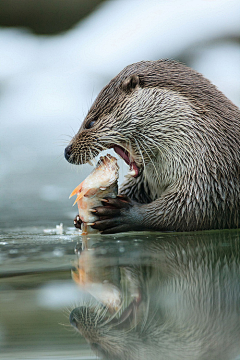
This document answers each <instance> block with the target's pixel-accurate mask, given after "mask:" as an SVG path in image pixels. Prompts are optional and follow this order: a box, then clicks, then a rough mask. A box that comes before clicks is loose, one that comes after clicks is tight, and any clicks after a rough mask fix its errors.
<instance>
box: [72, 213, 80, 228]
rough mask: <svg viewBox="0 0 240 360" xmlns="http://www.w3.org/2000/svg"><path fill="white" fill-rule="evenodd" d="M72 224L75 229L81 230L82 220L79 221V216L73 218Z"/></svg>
mask: <svg viewBox="0 0 240 360" xmlns="http://www.w3.org/2000/svg"><path fill="white" fill-rule="evenodd" d="M73 224H74V226H75V228H77V229H81V225H82V220H81V219H80V217H79V215H76V216H75V218H74V220H73Z"/></svg>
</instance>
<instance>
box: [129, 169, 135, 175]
mask: <svg viewBox="0 0 240 360" xmlns="http://www.w3.org/2000/svg"><path fill="white" fill-rule="evenodd" d="M127 175H130V176H135V175H136V172H135V170H134V169H130V171H129V172H128V173H127Z"/></svg>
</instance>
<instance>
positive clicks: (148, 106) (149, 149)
mask: <svg viewBox="0 0 240 360" xmlns="http://www.w3.org/2000/svg"><path fill="white" fill-rule="evenodd" d="M231 106H234V105H233V104H231V103H230V101H229V100H227V99H226V98H225V96H224V95H223V94H222V93H221V92H219V91H218V90H217V89H216V88H215V86H213V85H212V84H211V83H210V82H209V81H208V80H206V79H205V78H204V77H203V76H202V75H200V74H199V73H197V72H196V71H194V70H192V69H190V68H188V67H186V66H184V65H182V64H180V63H177V62H175V61H168V60H159V61H142V62H139V63H136V64H132V65H129V66H127V67H126V68H125V69H123V71H122V72H120V73H119V74H118V75H117V76H116V77H115V78H113V79H112V80H111V81H110V83H109V84H108V85H107V86H106V87H105V88H104V89H103V90H102V91H101V92H100V94H99V95H98V97H97V99H96V100H95V102H94V103H93V105H92V107H91V109H90V110H89V112H88V114H87V116H86V118H85V120H84V121H83V124H82V126H81V128H80V130H79V131H78V133H77V134H76V136H75V137H74V138H73V139H72V141H71V142H70V144H69V146H68V147H67V148H66V149H65V158H66V159H67V160H68V161H69V162H70V163H73V164H84V163H86V162H88V161H89V160H91V159H93V158H94V157H95V156H96V155H98V154H99V152H101V151H102V150H105V149H110V148H113V149H114V150H115V152H116V153H117V154H119V155H120V156H121V157H122V158H123V159H124V160H125V162H126V163H127V164H128V165H129V166H130V173H131V175H132V176H134V177H137V176H138V175H139V174H140V173H142V172H143V171H144V170H147V171H146V173H147V172H148V173H149V172H152V173H154V171H153V169H154V168H155V170H156V167H157V168H158V173H159V174H161V173H162V174H163V173H165V177H166V178H167V180H164V178H162V179H161V183H162V184H163V183H164V181H165V182H168V184H169V183H171V181H173V180H176V178H180V177H182V176H183V175H184V174H183V172H185V171H186V169H187V168H189V161H191V162H194V161H195V162H196V164H197V163H199V161H200V160H199V159H201V157H202V154H203V152H207V151H208V144H206V141H207V140H206V138H208V137H205V138H204V139H203V136H202V134H203V133H206V132H209V148H210V147H211V146H213V145H212V144H213V143H214V141H215V140H214V136H213V135H212V134H213V133H214V127H215V126H216V121H218V120H219V118H220V115H222V112H224V108H226V109H227V110H226V113H227V112H228V115H229V113H230V111H231V109H230V107H231ZM234 110H235V109H233V111H234ZM221 124H224V122H222V123H221ZM221 124H220V123H219V124H218V126H219V129H218V132H221V131H223V135H224V129H221V126H222V125H221ZM223 138H224V136H223ZM203 140H204V144H203ZM205 148H206V149H207V150H206V149H205ZM179 164H181V166H179ZM193 166H194V164H192V163H191V167H193ZM166 172H168V173H167V174H166ZM179 172H182V173H179ZM160 176H161V175H160ZM168 184H167V183H166V184H165V185H168Z"/></svg>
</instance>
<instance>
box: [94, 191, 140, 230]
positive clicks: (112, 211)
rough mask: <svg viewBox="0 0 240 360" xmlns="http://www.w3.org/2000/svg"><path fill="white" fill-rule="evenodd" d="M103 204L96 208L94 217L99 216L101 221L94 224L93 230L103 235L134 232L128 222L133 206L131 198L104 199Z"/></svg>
mask: <svg viewBox="0 0 240 360" xmlns="http://www.w3.org/2000/svg"><path fill="white" fill-rule="evenodd" d="M102 204H103V206H98V207H96V208H94V215H97V216H98V217H99V220H97V221H95V222H94V225H92V228H93V229H97V230H99V231H101V232H102V234H113V233H117V232H125V231H131V230H133V228H132V224H128V223H127V221H126V216H127V213H128V210H129V208H131V207H132V206H133V202H132V200H131V199H130V198H128V197H127V196H126V195H118V196H117V197H116V198H106V199H102Z"/></svg>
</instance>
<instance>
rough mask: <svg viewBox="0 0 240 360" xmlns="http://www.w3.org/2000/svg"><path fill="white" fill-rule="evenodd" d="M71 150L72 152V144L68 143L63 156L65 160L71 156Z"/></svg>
mask: <svg viewBox="0 0 240 360" xmlns="http://www.w3.org/2000/svg"><path fill="white" fill-rule="evenodd" d="M71 152H72V145H68V146H67V147H66V148H65V151H64V156H65V159H66V160H67V161H68V160H69V158H70V156H71Z"/></svg>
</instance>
